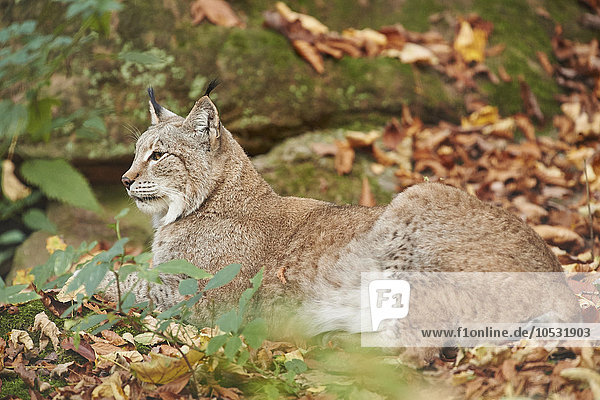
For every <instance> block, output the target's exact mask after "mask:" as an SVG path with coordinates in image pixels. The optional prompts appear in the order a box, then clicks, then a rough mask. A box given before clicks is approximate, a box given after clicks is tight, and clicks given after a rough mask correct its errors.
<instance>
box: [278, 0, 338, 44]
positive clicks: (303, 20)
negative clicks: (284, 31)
mask: <svg viewBox="0 0 600 400" xmlns="http://www.w3.org/2000/svg"><path fill="white" fill-rule="evenodd" d="M275 8H276V9H277V12H278V13H279V14H280V15H281V16H282V17H283V18H284V19H285V20H286V21H287V22H288V23H293V22H295V21H300V24H301V25H302V27H303V28H304V29H306V30H307V31H309V32H310V33H312V34H313V35H315V36H319V35H323V34H325V33H327V32H329V28H327V27H326V26H325V25H323V24H322V23H321V22H320V21H319V20H318V19H316V18H315V17H313V16H310V15H306V14H300V13H297V12H294V11H292V10H291V9H290V8H289V7H288V6H287V5H286V4H285V3H283V2H281V1H278V2H277V3H276V4H275Z"/></svg>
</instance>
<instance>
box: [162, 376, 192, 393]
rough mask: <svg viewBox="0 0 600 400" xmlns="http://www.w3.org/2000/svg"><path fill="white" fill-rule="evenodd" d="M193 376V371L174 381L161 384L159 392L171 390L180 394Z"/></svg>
mask: <svg viewBox="0 0 600 400" xmlns="http://www.w3.org/2000/svg"><path fill="white" fill-rule="evenodd" d="M191 377H192V374H191V373H190V374H186V375H183V376H181V377H179V378H177V379H175V380H174V381H171V382H169V383H167V384H165V385H162V386H159V388H158V389H157V391H158V392H159V393H162V392H170V393H174V394H178V393H179V392H181V391H182V390H183V389H184V388H185V387H186V385H187V384H188V382H189V381H190V378H191Z"/></svg>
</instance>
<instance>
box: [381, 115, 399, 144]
mask: <svg viewBox="0 0 600 400" xmlns="http://www.w3.org/2000/svg"><path fill="white" fill-rule="evenodd" d="M403 137H404V135H403V134H402V126H401V125H400V122H399V121H398V120H397V119H396V118H395V117H394V118H392V119H391V120H390V122H388V123H387V124H386V125H385V128H384V129H383V138H382V141H383V145H384V146H385V147H386V148H387V149H388V150H396V147H397V146H398V145H399V144H400V142H401V141H402V138H403Z"/></svg>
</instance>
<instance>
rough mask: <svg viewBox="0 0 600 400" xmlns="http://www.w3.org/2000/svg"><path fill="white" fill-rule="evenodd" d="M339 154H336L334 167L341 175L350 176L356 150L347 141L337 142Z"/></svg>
mask: <svg viewBox="0 0 600 400" xmlns="http://www.w3.org/2000/svg"><path fill="white" fill-rule="evenodd" d="M335 145H336V146H337V153H336V154H335V161H334V166H335V170H336V171H337V173H338V174H339V175H344V174H349V173H350V172H351V171H352V164H354V149H353V148H352V146H350V144H349V143H348V141H347V140H336V141H335Z"/></svg>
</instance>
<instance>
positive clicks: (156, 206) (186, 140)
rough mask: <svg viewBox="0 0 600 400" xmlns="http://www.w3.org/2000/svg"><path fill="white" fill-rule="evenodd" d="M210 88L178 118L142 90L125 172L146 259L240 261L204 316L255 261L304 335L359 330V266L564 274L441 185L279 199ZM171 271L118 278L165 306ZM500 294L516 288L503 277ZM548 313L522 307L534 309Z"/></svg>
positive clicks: (528, 242)
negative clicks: (150, 277)
mask: <svg viewBox="0 0 600 400" xmlns="http://www.w3.org/2000/svg"><path fill="white" fill-rule="evenodd" d="M213 88H214V85H212V84H211V85H210V86H209V88H208V90H207V92H206V94H205V95H204V96H203V97H202V98H200V99H199V100H198V101H197V102H196V103H195V105H194V106H193V108H192V110H191V111H190V112H189V114H188V115H187V116H186V117H185V118H184V117H181V116H178V115H176V114H175V113H173V112H171V111H169V110H167V109H166V108H164V107H162V106H160V105H159V104H158V103H157V102H156V100H155V97H154V93H153V91H151V90H149V95H150V102H149V105H150V114H151V125H150V127H149V128H148V129H147V130H146V131H145V132H144V133H143V134H142V135H141V137H140V138H139V139H138V141H137V143H136V149H135V158H134V160H133V163H132V165H131V168H129V170H128V171H127V172H126V173H125V174H124V175H123V177H122V182H123V184H124V185H125V187H126V189H127V193H128V195H129V196H130V197H131V198H132V199H133V200H134V201H135V204H136V205H137V207H138V208H139V209H140V210H141V211H142V212H144V213H147V214H149V215H151V216H152V221H153V225H154V228H155V230H156V232H155V235H154V241H153V243H152V251H153V253H154V259H153V263H154V265H158V264H160V263H164V262H166V261H169V260H173V259H186V260H188V261H190V262H191V263H193V264H195V265H196V266H198V267H200V268H203V269H205V270H207V271H208V272H210V273H215V272H216V271H218V270H219V269H221V268H223V267H224V266H226V265H228V264H230V263H240V264H241V265H242V270H241V273H240V274H239V276H237V277H236V278H235V279H234V280H233V281H232V282H231V283H229V284H228V285H226V286H224V287H222V288H220V289H219V290H217V291H215V292H211V293H212V294H210V295H209V296H208V297H207V298H206V299H204V300H202V301H201V303H200V304H198V306H197V308H198V310H197V313H198V315H199V316H200V318H201V317H202V316H204V317H206V315H204V314H206V312H207V311H206V310H207V304H208V302H209V301H210V300H211V296H212V299H213V300H216V301H217V302H220V303H223V302H225V303H226V302H232V301H234V300H236V299H237V298H238V297H239V295H240V293H241V292H242V290H243V289H245V288H246V287H248V286H249V278H251V277H252V276H254V274H256V273H257V271H259V269H261V268H263V267H264V279H263V284H262V286H261V288H260V290H259V294H260V299H261V301H262V302H263V303H264V304H266V305H271V306H276V305H277V304H278V302H279V301H281V300H283V299H287V300H292V301H293V302H296V304H297V306H298V308H297V313H296V314H294V315H296V316H295V317H291V316H290V317H289V318H298V319H300V320H302V321H303V324H304V326H305V327H306V329H307V333H309V334H311V335H312V334H317V333H320V332H324V331H330V330H343V331H347V332H357V331H359V330H360V327H359V326H357V322H356V321H357V318H356V315H357V314H358V313H359V310H360V307H361V306H360V295H359V294H357V293H358V291H359V286H360V272H362V271H394V270H396V271H424V272H454V271H463V272H470V271H473V272H475V271H477V272H494V271H515V272H520V271H521V272H561V271H562V268H561V265H560V264H559V262H558V260H557V258H556V257H555V256H554V255H553V253H552V252H551V251H550V250H549V248H548V247H547V246H546V244H545V243H544V241H543V240H542V239H541V238H540V237H539V236H538V235H537V234H536V233H535V232H534V231H533V230H532V229H531V228H530V227H529V226H527V225H526V224H525V223H524V222H523V221H521V220H520V219H519V218H517V217H516V216H514V215H512V214H511V213H510V212H508V211H506V210H504V209H502V208H498V207H495V206H492V205H489V204H485V203H483V202H482V201H480V200H478V199H477V198H476V197H474V196H471V195H469V194H467V193H465V192H463V191H461V190H459V189H456V188H453V187H449V186H445V185H443V184H440V183H422V184H418V185H415V186H412V187H409V188H408V189H406V190H404V191H403V192H401V193H400V194H398V195H397V196H396V197H395V198H394V199H393V200H392V201H391V203H390V204H389V205H387V206H379V207H372V208H367V207H361V206H347V205H335V204H331V203H327V202H323V201H318V200H314V199H307V198H298V197H282V196H279V195H278V194H276V193H275V192H274V191H273V189H272V188H271V187H270V186H269V184H267V182H266V181H265V180H263V178H262V177H261V176H260V175H259V173H258V172H257V171H256V169H255V168H254V166H253V164H252V162H251V161H250V159H249V158H248V156H247V155H246V154H245V152H244V150H243V149H242V147H241V146H240V145H239V144H238V143H237V141H236V140H235V139H234V137H233V136H232V134H231V133H230V132H229V131H228V130H227V129H226V128H225V127H224V126H223V124H222V123H221V120H220V117H219V113H218V111H217V108H216V107H215V105H214V104H213V102H212V101H211V99H210V98H209V94H210V91H211V90H212V89H213ZM179 279H180V278H178V277H176V276H172V275H171V276H165V277H163V281H164V284H163V285H155V284H150V286H148V283H143V282H137V283H136V277H135V276H131V277H129V278H128V280H127V282H126V283H125V285H126V287H127V288H131V289H132V290H133V292H134V293H135V295H136V296H137V299H138V301H142V300H144V299H147V298H148V297H149V298H150V299H152V300H153V301H154V303H155V304H157V305H158V306H159V308H162V309H165V308H168V307H170V306H172V305H174V304H176V303H177V302H179V301H180V300H182V296H181V295H180V294H179V292H178V282H179ZM559 286H560V285H559ZM564 289H565V287H562V286H560V287H555V288H548V289H547V290H548V297H549V298H551V299H552V301H553V302H554V303H553V304H555V303H558V304H559V305H558V308H559V309H567V310H568V313H571V312H573V313H576V312H577V310H578V308H577V307H578V306H577V303H576V302H575V301H574V299H572V298H571V297H572V296H571V297H570V293H567V291H566V290H564ZM497 290H498V291H499V292H500V293H502V294H503V296H505V297H506V298H510V297H512V296H513V295H514V293H512V292H511V288H510V287H505V286H503V285H502V283H498V285H497ZM552 291H554V292H552ZM108 292H109V293H108V294H109V295H111V290H110V289H108ZM112 295H113V296H114V293H112ZM554 309H556V307H555V308H554ZM421 311H422V312H428V311H427V310H421ZM545 311H547V310H546V309H540V310H524V312H527V313H529V314H530V315H531V316H532V317H533V316H537V315H541V314H543V313H544V312H545ZM567 319H568V318H567Z"/></svg>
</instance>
